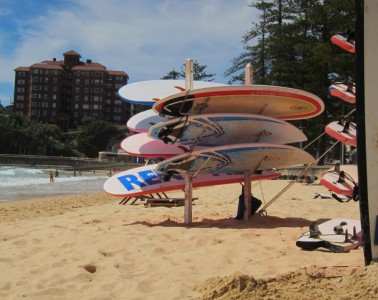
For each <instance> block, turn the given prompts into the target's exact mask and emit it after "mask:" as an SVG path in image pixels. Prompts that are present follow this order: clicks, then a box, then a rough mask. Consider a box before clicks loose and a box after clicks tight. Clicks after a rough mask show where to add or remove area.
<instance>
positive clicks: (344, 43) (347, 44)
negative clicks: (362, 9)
mask: <svg viewBox="0 0 378 300" xmlns="http://www.w3.org/2000/svg"><path fill="white" fill-rule="evenodd" d="M331 42H332V44H335V45H337V46H339V47H340V48H342V49H344V50H346V51H348V52H350V53H355V45H354V41H348V40H347V38H346V37H345V36H342V35H340V34H335V35H333V36H331Z"/></svg>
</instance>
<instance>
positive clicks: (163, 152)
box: [121, 132, 189, 158]
mask: <svg viewBox="0 0 378 300" xmlns="http://www.w3.org/2000/svg"><path fill="white" fill-rule="evenodd" d="M121 149H122V150H123V151H125V152H126V153H128V154H131V155H134V156H142V157H147V158H169V157H172V156H175V155H180V154H184V153H186V152H188V151H189V149H188V148H187V147H184V146H180V145H170V144H165V143H164V142H162V141H160V140H155V139H152V138H150V137H149V136H148V135H147V133H145V132H142V133H136V134H133V135H131V136H129V137H127V138H126V139H124V140H123V141H122V142H121Z"/></svg>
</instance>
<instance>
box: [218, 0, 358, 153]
mask: <svg viewBox="0 0 378 300" xmlns="http://www.w3.org/2000/svg"><path fill="white" fill-rule="evenodd" d="M250 6H251V7H252V8H254V9H256V10H257V11H258V12H259V13H258V18H259V20H258V22H255V23H252V28H251V29H250V30H249V31H248V32H247V33H246V34H245V36H244V37H243V40H242V42H243V44H244V52H243V53H242V54H240V55H239V56H238V57H236V58H234V59H233V61H232V66H231V67H230V68H229V69H227V70H226V72H225V75H226V76H231V79H230V83H234V82H240V83H243V82H244V69H245V66H246V65H247V63H251V64H252V66H253V69H254V83H256V84H267V85H279V86H286V87H292V88H297V89H302V90H305V91H308V92H311V93H314V94H315V95H317V96H319V97H320V98H321V99H322V100H323V101H324V103H325V107H326V109H325V112H324V113H323V114H322V115H321V116H319V117H317V118H314V119H308V120H302V121H297V122H294V123H295V125H297V126H300V127H302V128H304V131H305V133H306V135H307V136H308V138H309V140H310V141H311V140H312V139H314V138H315V137H317V136H319V135H320V134H321V133H323V132H324V127H325V126H326V124H328V123H329V122H330V120H332V119H337V118H338V117H340V116H341V115H344V114H346V113H348V112H349V111H350V110H351V106H350V105H348V104H346V103H343V101H341V100H338V99H336V98H333V97H331V96H330V95H329V92H328V88H329V86H330V85H331V84H332V82H333V81H335V80H337V81H341V80H345V79H352V80H353V78H354V65H355V63H354V56H353V55H351V54H349V53H347V52H345V51H343V50H342V49H339V48H338V47H337V46H334V45H332V44H331V43H330V37H331V36H332V35H334V34H339V33H341V32H346V31H347V30H348V29H349V30H350V29H353V28H354V22H355V17H354V1H353V0H324V1H321V0H274V1H273V0H271V1H269V0H265V1H264V0H259V1H252V3H251V4H250ZM325 147H326V144H325V140H324V139H322V140H320V142H319V143H318V144H314V146H313V147H312V148H311V149H310V152H312V154H314V155H318V154H321V153H323V152H324V151H325Z"/></svg>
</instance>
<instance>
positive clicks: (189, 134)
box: [148, 114, 307, 147]
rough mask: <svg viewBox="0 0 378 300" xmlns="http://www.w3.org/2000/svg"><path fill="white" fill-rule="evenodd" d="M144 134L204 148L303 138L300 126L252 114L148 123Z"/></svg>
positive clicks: (185, 118) (215, 115)
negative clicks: (149, 126)
mask: <svg viewBox="0 0 378 300" xmlns="http://www.w3.org/2000/svg"><path fill="white" fill-rule="evenodd" d="M148 136H149V137H151V138H153V139H157V140H159V139H160V140H163V141H165V142H167V143H176V144H181V145H197V146H206V147H213V146H222V145H230V144H243V143H274V144H289V143H296V142H302V141H306V140H307V138H306V136H305V135H304V134H303V132H302V131H301V130H300V129H298V128H297V127H295V126H293V125H291V124H289V123H288V122H285V121H283V120H278V119H275V118H272V117H266V116H261V115H253V114H209V115H195V116H188V117H181V118H176V119H171V120H167V121H164V122H161V123H158V124H156V125H153V126H151V128H150V130H149V132H148Z"/></svg>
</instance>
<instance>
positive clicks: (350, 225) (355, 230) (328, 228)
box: [296, 218, 362, 253]
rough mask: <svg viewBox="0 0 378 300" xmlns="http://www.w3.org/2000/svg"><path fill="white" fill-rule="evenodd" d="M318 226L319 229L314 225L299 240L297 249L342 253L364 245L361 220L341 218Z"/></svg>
mask: <svg viewBox="0 0 378 300" xmlns="http://www.w3.org/2000/svg"><path fill="white" fill-rule="evenodd" d="M316 225H317V226H318V227H317V228H316V226H315V224H314V223H313V224H312V225H311V226H310V229H311V230H310V231H308V232H306V233H304V234H303V235H301V236H300V237H299V238H298V240H297V241H296V245H297V247H300V248H302V249H304V250H315V249H318V248H326V249H328V250H330V251H332V252H337V253H340V252H348V251H350V250H352V249H355V248H357V247H359V246H360V245H361V243H362V231H361V222H360V220H353V219H343V218H339V219H333V220H329V221H326V222H324V223H321V224H316ZM315 228H316V230H314V229H315Z"/></svg>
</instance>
